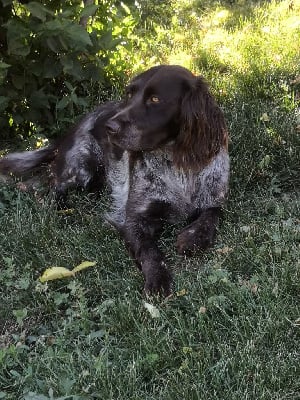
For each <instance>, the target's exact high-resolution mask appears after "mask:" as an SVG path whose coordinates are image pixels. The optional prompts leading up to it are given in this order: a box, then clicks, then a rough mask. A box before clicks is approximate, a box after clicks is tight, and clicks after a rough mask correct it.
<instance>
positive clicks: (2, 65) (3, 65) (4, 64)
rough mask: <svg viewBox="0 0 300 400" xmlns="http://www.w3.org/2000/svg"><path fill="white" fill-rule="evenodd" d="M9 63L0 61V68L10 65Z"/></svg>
mask: <svg viewBox="0 0 300 400" xmlns="http://www.w3.org/2000/svg"><path fill="white" fill-rule="evenodd" d="M10 66H11V65H10V64H6V63H5V62H2V61H0V69H6V68H8V67H10Z"/></svg>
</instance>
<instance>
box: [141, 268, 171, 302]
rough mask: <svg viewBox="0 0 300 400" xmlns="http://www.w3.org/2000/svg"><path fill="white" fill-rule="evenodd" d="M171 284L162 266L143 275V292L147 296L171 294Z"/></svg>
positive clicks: (168, 275)
mask: <svg viewBox="0 0 300 400" xmlns="http://www.w3.org/2000/svg"><path fill="white" fill-rule="evenodd" d="M171 283H172V278H171V274H170V272H169V271H168V270H167V269H166V268H165V267H164V266H163V265H162V266H160V267H159V268H150V269H149V270H148V271H147V274H145V285H144V290H145V293H146V294H148V295H155V294H160V295H163V296H168V295H169V294H170V293H171Z"/></svg>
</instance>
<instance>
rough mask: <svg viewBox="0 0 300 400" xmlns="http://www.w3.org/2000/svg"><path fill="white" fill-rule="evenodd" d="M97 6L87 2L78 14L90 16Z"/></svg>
mask: <svg viewBox="0 0 300 400" xmlns="http://www.w3.org/2000/svg"><path fill="white" fill-rule="evenodd" d="M98 8H99V6H97V5H95V4H89V5H88V6H86V7H84V9H83V10H82V11H81V13H80V16H81V17H90V16H91V15H94V14H95V12H96V11H97V9H98Z"/></svg>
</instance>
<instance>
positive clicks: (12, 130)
mask: <svg viewBox="0 0 300 400" xmlns="http://www.w3.org/2000/svg"><path fill="white" fill-rule="evenodd" d="M84 3H85V5H84V6H83V5H82V2H81V1H78V0H77V1H72V2H71V1H61V0H52V1H49V2H37V1H31V2H27V1H22V2H18V1H12V0H2V3H1V1H0V49H1V56H0V85H1V87H0V113H1V117H0V137H1V138H2V139H3V138H12V137H13V136H15V135H17V134H21V135H23V136H24V135H25V136H30V135H32V134H33V133H41V132H42V131H43V130H44V129H45V130H46V131H47V135H48V134H49V132H51V133H55V130H57V129H62V128H63V127H64V124H65V123H66V122H68V121H69V120H70V119H73V118H74V116H75V115H78V114H80V113H82V112H83V111H84V110H85V109H86V108H87V107H90V106H91V103H95V102H98V101H99V100H103V99H105V98H107V97H108V96H109V94H110V91H111V86H112V84H117V83H118V82H119V81H122V80H124V77H125V75H124V71H125V70H126V62H125V61H123V60H122V62H120V61H119V59H118V57H117V56H116V49H117V48H120V47H121V48H122V47H126V45H127V44H128V43H127V42H126V41H125V40H123V36H128V33H130V30H131V29H132V27H133V24H134V20H133V18H132V17H131V15H130V11H129V9H128V8H127V7H126V6H125V5H123V6H122V7H120V5H119V4H118V2H116V1H112V0H107V1H103V2H99V5H95V4H93V2H90V1H85V2H84ZM91 16H92V18H90V17H91ZM55 121H59V123H57V125H55ZM42 127H43V128H42Z"/></svg>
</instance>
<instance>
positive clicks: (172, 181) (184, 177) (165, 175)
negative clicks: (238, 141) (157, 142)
mask: <svg viewBox="0 0 300 400" xmlns="http://www.w3.org/2000/svg"><path fill="white" fill-rule="evenodd" d="M228 174H229V161H228V155H227V154H225V153H224V154H223V153H220V154H219V155H218V156H217V157H216V158H215V160H214V161H213V162H212V163H210V164H209V166H207V167H206V168H205V169H204V170H203V171H201V172H200V173H195V172H192V171H188V172H183V171H182V170H178V169H177V168H175V166H174V165H173V163H172V159H171V156H170V154H168V153H166V152H163V151H156V152H145V153H143V154H142V155H141V157H139V158H137V159H136V160H135V161H134V163H132V162H131V161H130V154H129V153H128V152H124V154H123V157H122V158H121V159H120V160H119V161H114V162H112V163H111V168H109V172H108V176H107V178H108V184H109V186H110V188H111V194H112V198H113V205H112V212H111V213H110V214H109V215H108V219H109V220H110V222H111V223H112V224H113V225H116V226H120V225H123V224H124V222H125V220H126V215H127V213H128V211H130V214H131V215H132V213H134V214H139V215H140V214H143V213H146V212H147V210H148V208H149V207H150V206H151V204H153V203H155V202H164V203H166V204H168V205H169V208H170V215H169V216H168V218H167V219H169V220H170V221H171V222H176V221H179V220H181V219H185V218H187V217H188V216H190V215H192V214H193V213H194V211H195V210H197V209H199V208H207V207H216V206H219V205H221V204H222V203H223V202H224V200H225V197H226V192H227V184H228Z"/></svg>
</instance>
